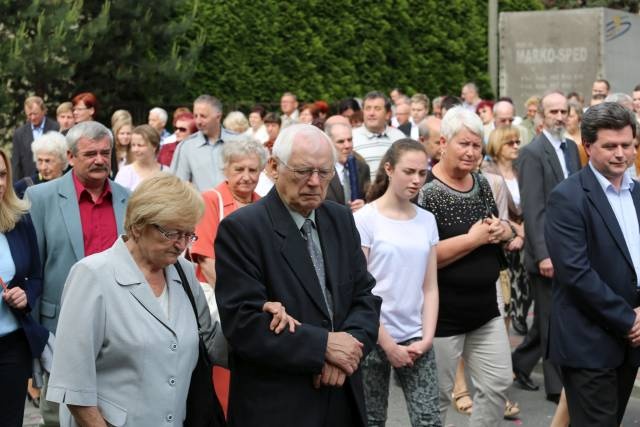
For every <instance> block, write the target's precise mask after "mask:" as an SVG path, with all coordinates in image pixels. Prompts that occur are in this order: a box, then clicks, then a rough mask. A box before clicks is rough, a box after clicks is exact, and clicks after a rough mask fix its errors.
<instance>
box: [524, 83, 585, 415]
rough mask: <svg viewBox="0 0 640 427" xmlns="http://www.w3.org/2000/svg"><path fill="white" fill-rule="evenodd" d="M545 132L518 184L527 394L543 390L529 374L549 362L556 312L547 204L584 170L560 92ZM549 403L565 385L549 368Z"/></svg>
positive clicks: (528, 154)
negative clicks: (527, 287)
mask: <svg viewBox="0 0 640 427" xmlns="http://www.w3.org/2000/svg"><path fill="white" fill-rule="evenodd" d="M541 105H542V108H541V110H540V114H542V117H543V130H542V133H541V134H540V135H538V136H537V137H535V138H534V139H533V141H531V143H530V144H528V145H526V146H525V147H524V148H522V149H521V150H520V154H519V155H518V184H519V186H520V195H521V203H522V211H523V215H524V227H525V246H524V248H525V266H526V268H527V271H528V273H529V276H530V278H531V282H530V283H531V287H532V291H533V296H534V301H535V306H534V318H533V326H532V327H531V329H530V330H529V333H528V334H527V336H526V337H525V339H524V341H523V342H522V344H520V346H519V347H518V348H516V350H515V351H514V352H513V355H512V359H513V372H514V374H515V379H516V382H517V383H518V384H519V385H520V386H521V387H522V388H524V389H526V390H537V389H538V386H537V385H536V384H535V383H533V381H531V379H530V377H529V375H530V374H531V371H532V370H533V368H534V366H535V365H536V364H537V363H538V360H540V357H545V358H546V348H547V335H548V326H549V316H550V310H551V279H552V278H553V273H554V269H553V263H552V262H551V259H550V258H549V252H548V251H547V246H548V245H547V244H546V241H545V238H544V223H545V216H546V205H547V200H548V198H549V194H551V190H553V188H554V187H555V186H556V185H557V184H558V183H559V182H561V181H562V180H564V179H565V178H567V177H568V176H569V175H570V174H572V173H574V172H576V171H577V170H578V167H579V166H578V165H579V164H580V162H579V157H578V148H577V146H576V143H575V142H573V141H571V140H570V139H565V138H564V131H565V127H566V120H567V116H568V104H567V98H566V97H565V96H564V95H563V94H561V93H559V92H551V93H548V94H546V95H545V96H544V97H543V98H542V101H541ZM543 372H544V383H545V391H546V393H547V399H548V400H551V401H554V402H556V403H557V402H558V399H559V397H560V392H561V391H562V382H561V380H560V373H559V369H558V367H557V366H555V365H553V364H552V363H551V362H550V361H549V360H544V363H543Z"/></svg>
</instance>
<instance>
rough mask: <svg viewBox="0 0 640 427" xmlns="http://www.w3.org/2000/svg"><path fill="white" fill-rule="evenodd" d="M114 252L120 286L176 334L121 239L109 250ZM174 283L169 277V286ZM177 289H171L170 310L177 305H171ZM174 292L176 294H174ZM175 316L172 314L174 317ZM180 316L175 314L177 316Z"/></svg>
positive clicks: (116, 276) (116, 275)
mask: <svg viewBox="0 0 640 427" xmlns="http://www.w3.org/2000/svg"><path fill="white" fill-rule="evenodd" d="M109 250H110V251H112V254H113V258H114V261H115V262H114V264H115V265H117V266H118V268H117V269H115V280H116V283H118V285H120V286H125V287H127V288H128V289H129V293H131V295H132V296H133V298H135V300H136V301H137V302H138V303H139V304H140V305H141V306H142V307H143V308H144V309H145V310H146V311H148V312H149V314H151V315H152V316H153V317H155V318H156V319H157V320H158V321H159V322H160V323H162V324H163V325H164V326H165V327H166V328H167V329H169V330H170V331H171V332H173V333H174V334H175V332H174V330H173V328H172V325H171V324H170V323H169V319H167V316H165V314H164V313H163V312H162V310H161V308H160V304H159V303H158V300H157V299H156V298H155V296H154V295H153V291H152V290H151V287H150V286H149V285H148V284H147V282H146V281H145V279H144V275H143V274H142V272H141V271H140V269H138V266H137V265H136V263H135V261H134V260H133V258H132V257H131V255H130V254H129V250H128V249H127V247H126V246H125V243H124V241H123V240H122V239H121V238H118V240H116V243H115V244H114V245H113V246H112V247H111V249H109ZM170 281H172V280H171V277H169V275H168V276H167V285H169V282H170ZM175 289H176V288H175V287H173V288H171V287H170V288H169V310H171V307H172V306H175V305H176V304H171V302H172V301H171V299H172V295H171V294H172V293H175ZM172 291H174V292H172ZM173 315H174V314H173V313H172V316H173ZM177 315H178V314H175V316H177Z"/></svg>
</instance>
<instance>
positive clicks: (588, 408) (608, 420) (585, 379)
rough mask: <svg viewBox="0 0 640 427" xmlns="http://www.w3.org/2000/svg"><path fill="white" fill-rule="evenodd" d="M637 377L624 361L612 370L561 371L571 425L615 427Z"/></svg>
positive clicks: (622, 415) (572, 369)
mask: <svg viewBox="0 0 640 427" xmlns="http://www.w3.org/2000/svg"><path fill="white" fill-rule="evenodd" d="M637 373H638V367H637V366H632V365H631V364H630V363H629V361H628V360H625V362H624V363H623V364H622V365H621V366H619V367H618V368H615V369H583V368H568V367H562V378H563V380H564V391H565V394H566V396H567V405H568V406H569V416H570V418H571V425H573V426H580V427H591V426H593V427H617V426H619V425H620V423H621V422H622V418H623V417H624V411H625V409H626V408H627V402H628V401H629V396H630V395H631V390H632V389H633V383H634V380H635V379H636V374H637Z"/></svg>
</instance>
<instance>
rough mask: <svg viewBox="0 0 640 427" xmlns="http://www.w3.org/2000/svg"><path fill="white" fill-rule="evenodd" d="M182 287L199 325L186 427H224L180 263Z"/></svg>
mask: <svg viewBox="0 0 640 427" xmlns="http://www.w3.org/2000/svg"><path fill="white" fill-rule="evenodd" d="M174 266H175V268H176V270H178V275H179V276H180V281H181V282H182V287H183V288H184V291H185V293H186V294H187V297H189V301H190V302H191V307H192V308H193V313H194V314H195V316H196V322H197V324H198V362H197V363H196V367H195V368H194V369H193V373H192V374H191V383H190V384H189V394H188V395H187V416H186V418H185V420H184V427H224V426H226V425H227V422H226V420H225V418H224V412H223V410H222V405H221V404H220V401H219V400H218V396H216V392H215V389H214V387H213V377H212V371H211V369H212V367H213V366H212V364H211V361H210V360H209V355H208V354H207V348H206V347H205V345H204V341H202V336H200V321H199V320H198V310H197V309H196V301H195V299H194V298H193V293H192V292H191V288H190V287H189V282H187V277H186V275H185V274H184V270H183V269H182V266H181V265H180V263H179V262H176V263H175V264H174Z"/></svg>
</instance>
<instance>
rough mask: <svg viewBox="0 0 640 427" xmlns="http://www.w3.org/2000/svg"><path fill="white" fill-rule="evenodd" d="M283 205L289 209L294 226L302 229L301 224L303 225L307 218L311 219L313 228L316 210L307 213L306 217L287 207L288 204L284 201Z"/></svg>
mask: <svg viewBox="0 0 640 427" xmlns="http://www.w3.org/2000/svg"><path fill="white" fill-rule="evenodd" d="M282 203H284V200H283V201H282ZM284 205H285V206H286V207H287V210H288V211H289V215H291V218H292V219H293V222H295V223H296V227H297V228H298V230H300V229H302V226H303V225H304V222H305V220H307V219H310V220H311V222H312V223H313V227H314V228H315V226H316V211H315V209H314V210H312V211H311V213H310V214H309V216H308V217H307V218H305V217H303V216H302V214H300V213H299V212H296V211H294V210H293V209H291V208H290V207H289V205H287V204H286V203H284Z"/></svg>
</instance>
